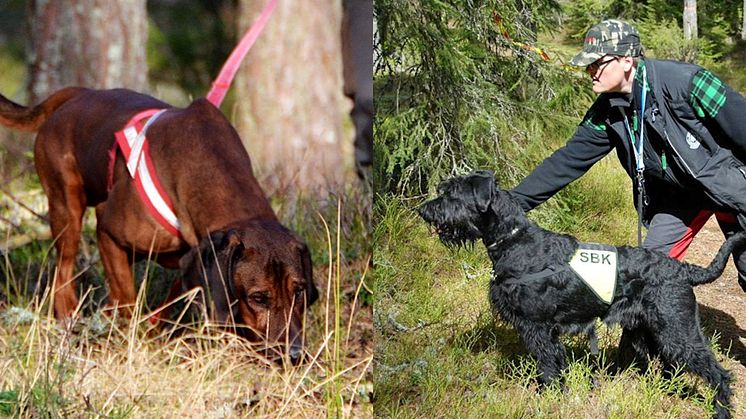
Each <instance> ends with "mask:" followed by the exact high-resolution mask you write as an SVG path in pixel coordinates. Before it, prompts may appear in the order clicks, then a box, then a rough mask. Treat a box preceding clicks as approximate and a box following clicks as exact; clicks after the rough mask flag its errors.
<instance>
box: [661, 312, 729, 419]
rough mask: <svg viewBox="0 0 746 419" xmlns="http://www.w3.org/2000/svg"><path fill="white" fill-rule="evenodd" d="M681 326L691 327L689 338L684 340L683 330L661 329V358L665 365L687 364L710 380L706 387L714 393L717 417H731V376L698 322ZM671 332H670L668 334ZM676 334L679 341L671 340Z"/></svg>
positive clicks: (688, 367) (681, 325)
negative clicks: (718, 358)
mask: <svg viewBox="0 0 746 419" xmlns="http://www.w3.org/2000/svg"><path fill="white" fill-rule="evenodd" d="M683 323H684V322H682V324H680V325H679V327H677V329H678V328H684V327H686V328H688V329H689V330H687V331H686V335H688V336H686V339H681V338H682V334H681V329H679V330H676V331H669V330H662V331H661V335H660V336H661V342H666V344H665V345H661V347H660V355H661V358H662V360H663V361H664V363H666V364H670V365H684V366H685V367H686V368H687V369H688V370H689V371H690V372H691V373H693V374H696V375H699V376H700V377H702V378H704V379H705V381H707V384H709V385H710V387H712V389H713V390H715V400H714V401H713V402H714V404H715V415H714V416H713V417H714V418H718V419H722V418H730V417H731V414H730V411H729V409H730V398H731V394H732V393H731V389H730V381H731V376H730V373H728V371H726V370H725V369H724V368H723V367H721V366H720V364H719V363H718V362H717V360H716V359H715V355H714V354H713V353H712V351H711V350H710V345H709V343H708V342H707V339H705V337H704V336H702V333H701V332H700V331H699V327H698V325H699V322H698V321H696V320H692V321H691V322H690V323H689V324H688V325H683ZM667 332H671V333H667ZM674 334H676V335H677V337H678V338H679V340H674V339H672V337H673V336H674Z"/></svg>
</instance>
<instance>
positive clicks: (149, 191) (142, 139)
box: [115, 109, 181, 237]
mask: <svg viewBox="0 0 746 419" xmlns="http://www.w3.org/2000/svg"><path fill="white" fill-rule="evenodd" d="M165 111H166V109H148V110H147V111H144V112H140V113H138V114H137V115H135V116H134V117H133V118H132V119H131V120H130V121H129V122H128V123H127V125H125V127H124V128H123V129H122V130H121V131H118V132H117V133H116V134H115V136H116V138H117V143H118V145H119V148H120V150H122V154H123V155H124V159H125V161H126V162H127V171H128V172H129V174H130V176H131V177H132V179H133V180H134V181H135V187H136V189H137V192H138V194H139V195H140V199H141V200H142V202H143V204H145V206H146V207H147V208H148V211H150V214H151V215H152V216H153V217H154V218H155V219H156V221H158V223H159V224H161V226H163V228H164V229H165V230H166V231H168V232H169V233H171V234H173V235H175V236H177V237H180V236H181V223H180V222H179V219H178V218H177V217H176V214H175V213H174V210H173V204H172V203H171V200H170V199H169V198H168V195H167V194H166V193H165V191H164V189H163V187H162V186H161V184H160V181H159V180H158V177H157V176H156V174H155V166H153V162H152V160H151V158H150V151H149V150H150V149H149V147H148V141H147V136H146V134H147V130H148V128H149V127H150V126H151V125H152V124H153V123H154V122H155V121H156V120H157V119H158V117H160V116H161V115H163V113H164V112H165ZM148 117H150V119H148V121H147V122H146V123H145V124H144V125H142V128H141V129H140V130H139V132H138V125H141V124H140V121H142V120H143V119H145V118H148Z"/></svg>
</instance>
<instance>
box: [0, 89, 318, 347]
mask: <svg viewBox="0 0 746 419" xmlns="http://www.w3.org/2000/svg"><path fill="white" fill-rule="evenodd" d="M150 108H168V111H167V112H165V113H164V114H163V115H162V116H160V117H159V118H158V119H157V121H155V122H154V123H153V124H152V126H150V127H149V129H148V131H147V138H148V141H149V147H150V155H151V157H152V161H153V164H154V166H155V171H156V173H157V176H158V178H159V179H160V182H161V184H162V187H163V189H164V190H165V192H166V194H167V195H168V197H170V199H171V201H172V202H173V209H174V212H175V214H176V215H177V216H178V218H179V220H180V222H181V237H178V236H174V235H171V234H169V233H168V232H166V231H165V230H164V229H163V228H162V227H161V226H160V225H159V224H158V223H157V222H156V221H155V219H154V217H153V216H152V215H151V214H150V213H149V212H148V211H147V210H146V208H145V205H144V204H143V202H142V201H141V200H140V198H139V196H138V194H137V192H136V190H135V185H134V182H133V180H132V178H131V177H130V176H129V172H128V171H127V168H126V164H125V161H124V159H123V157H122V154H121V153H120V152H117V153H116V158H115V160H113V161H112V164H113V165H114V166H113V171H110V169H111V168H110V167H109V164H110V163H109V161H110V154H109V153H110V152H111V150H112V145H113V144H114V141H115V139H114V138H115V137H114V133H115V132H116V131H119V130H121V129H122V128H123V127H124V125H125V124H126V123H127V122H128V121H129V119H130V118H131V117H132V116H133V115H135V114H136V113H138V112H140V111H143V110H145V109H150ZM0 123H1V124H3V125H5V126H7V127H11V128H15V129H18V130H24V131H38V134H37V137H36V144H35V149H34V153H35V154H34V157H35V163H36V170H37V172H38V174H39V178H40V179H41V183H42V185H43V186H44V190H45V192H46V194H47V197H48V199H49V218H50V222H51V229H52V234H53V235H54V237H55V238H56V242H55V247H56V249H57V255H58V256H57V257H58V261H57V274H56V277H55V281H54V312H55V316H56V317H57V318H60V319H61V318H67V317H69V316H71V315H72V314H73V312H74V311H75V309H76V307H77V305H78V292H77V289H76V288H77V287H76V284H75V282H74V277H73V265H74V260H75V255H76V253H77V251H78V244H79V241H80V232H81V221H82V217H83V213H84V211H85V208H86V207H87V206H93V207H95V208H96V218H97V228H96V233H97V238H98V246H99V249H100V253H101V259H102V261H103V264H104V270H105V273H106V278H107V282H108V286H109V301H108V302H109V305H110V306H112V307H124V308H127V307H132V306H133V304H134V303H135V298H136V291H135V286H134V283H133V280H132V278H133V275H132V270H131V266H130V264H131V262H132V256H133V254H134V255H135V258H137V257H138V256H140V257H142V256H147V255H148V254H152V255H153V256H154V258H155V260H157V262H158V263H160V264H161V265H163V266H164V267H167V268H178V267H179V266H181V268H182V269H184V271H185V272H184V278H185V282H186V285H188V286H202V287H203V288H205V289H206V293H207V294H208V295H209V297H210V298H209V299H208V301H211V302H212V303H213V304H212V305H213V306H214V308H213V309H212V310H210V314H211V317H212V318H213V320H216V321H219V322H229V321H231V320H235V322H236V323H238V324H242V325H245V326H248V330H249V332H246V333H245V335H246V336H247V337H248V338H249V339H251V340H267V341H269V342H274V343H283V342H287V343H289V345H290V347H289V348H288V350H289V351H288V353H289V354H290V355H291V357H294V356H298V355H299V354H300V349H301V348H302V343H301V329H302V327H301V326H302V319H303V313H304V310H305V308H306V307H307V306H309V305H310V304H312V303H313V302H314V301H315V300H316V298H317V297H318V292H317V290H316V287H315V286H314V283H313V278H312V273H311V260H310V255H309V252H308V248H307V247H306V245H305V244H304V243H303V241H302V240H301V239H300V238H298V237H297V236H296V235H294V234H293V233H292V232H291V231H289V230H288V229H287V228H285V227H284V226H282V225H281V224H280V223H279V221H278V220H277V217H276V216H275V214H274V212H273V210H272V208H271V207H270V204H269V202H268V201H267V199H266V197H265V195H264V192H263V191H262V189H261V187H260V186H259V184H258V182H257V181H256V179H255V178H254V175H253V173H252V168H251V161H250V160H249V155H248V154H247V152H246V150H245V149H244V147H243V145H242V144H241V140H240V138H239V137H238V134H237V133H236V131H235V130H234V129H233V127H232V126H231V125H230V123H229V122H228V120H227V119H226V118H225V117H224V116H223V114H222V113H221V112H220V110H218V109H217V108H215V107H214V106H213V105H212V104H210V103H209V102H208V101H207V100H205V99H199V100H196V101H195V102H193V103H192V104H191V105H190V106H189V107H187V108H185V109H178V108H172V107H170V106H169V105H167V104H166V103H163V102H161V101H159V100H157V99H155V98H152V97H150V96H146V95H142V94H139V93H135V92H132V91H129V90H124V89H115V90H103V91H101V90H91V89H85V88H75V87H71V88H66V89H62V90H60V91H58V92H56V93H54V94H53V95H52V96H50V97H49V98H48V99H47V100H45V101H44V102H43V103H41V104H40V105H38V106H36V107H24V106H21V105H18V104H16V103H13V102H11V101H10V100H8V99H6V98H5V97H2V96H0ZM110 177H111V181H109V182H107V179H108V178H110ZM180 262H181V263H180Z"/></svg>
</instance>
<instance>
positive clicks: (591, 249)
mask: <svg viewBox="0 0 746 419" xmlns="http://www.w3.org/2000/svg"><path fill="white" fill-rule="evenodd" d="M616 256H617V255H616V247H614V246H608V245H605V244H597V243H580V244H579V245H578V250H576V251H575V255H573V257H572V259H570V263H569V264H570V268H571V269H572V270H573V272H575V275H577V276H578V278H580V279H581V280H583V282H585V284H586V285H587V286H588V288H590V289H591V291H593V293H594V294H596V297H598V298H599V299H600V300H601V301H603V302H604V303H606V304H611V302H612V301H613V300H614V290H615V289H616V271H617V269H616V267H617V257H616Z"/></svg>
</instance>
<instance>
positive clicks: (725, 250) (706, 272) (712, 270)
mask: <svg viewBox="0 0 746 419" xmlns="http://www.w3.org/2000/svg"><path fill="white" fill-rule="evenodd" d="M745 245H746V232H740V233H736V234H734V235H732V236H731V237H730V238H729V239H728V240H726V241H725V243H723V245H722V246H721V247H720V250H719V251H718V254H717V255H715V259H713V260H712V263H710V266H708V267H706V268H703V267H701V266H696V265H687V266H686V267H687V271H688V274H689V283H690V284H692V285H703V284H709V283H711V282H713V281H715V280H716V279H717V278H718V277H720V274H722V273H723V270H724V269H725V264H726V263H728V257H730V254H731V253H733V251H734V250H740V249H743V248H744V246H745Z"/></svg>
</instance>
